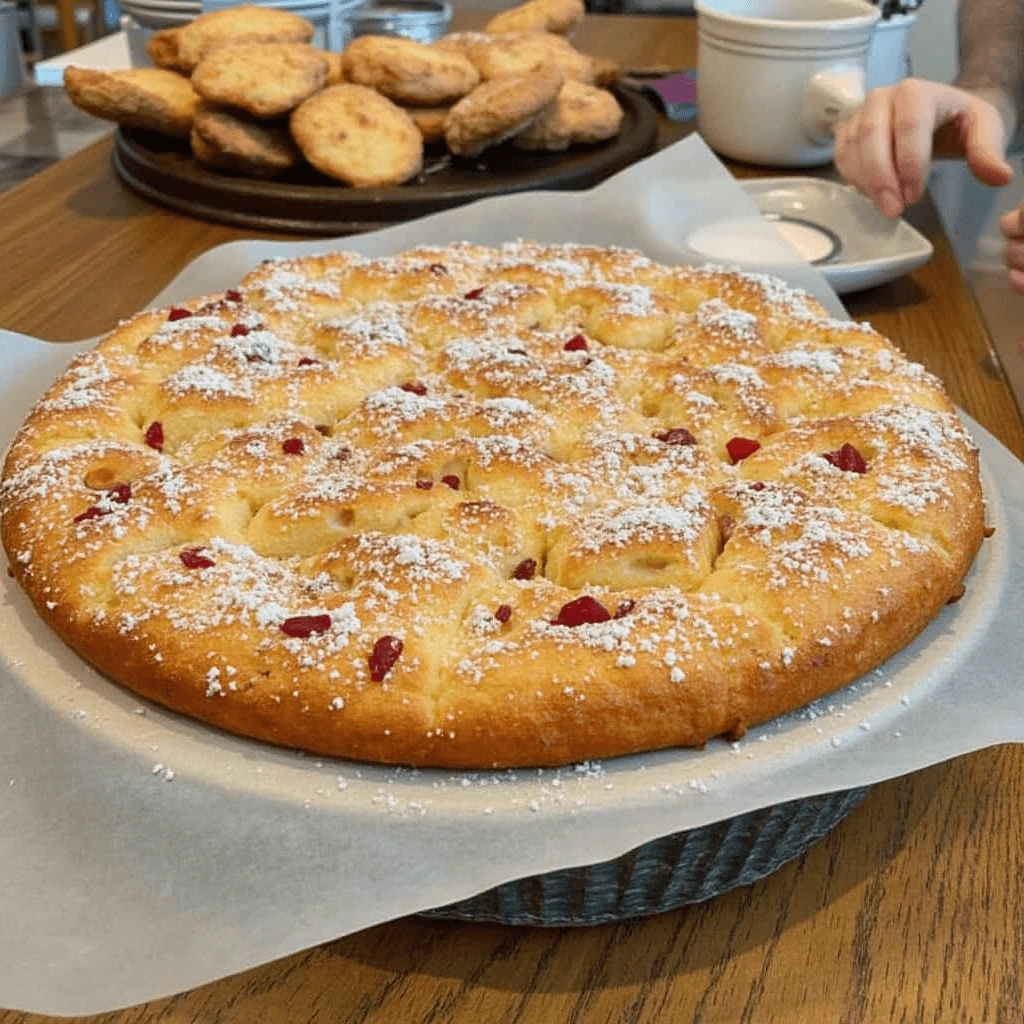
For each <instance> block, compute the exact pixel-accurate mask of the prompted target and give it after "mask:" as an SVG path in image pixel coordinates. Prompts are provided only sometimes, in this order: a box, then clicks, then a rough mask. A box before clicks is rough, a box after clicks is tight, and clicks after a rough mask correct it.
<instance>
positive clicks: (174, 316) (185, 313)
mask: <svg viewBox="0 0 1024 1024" xmlns="http://www.w3.org/2000/svg"><path fill="white" fill-rule="evenodd" d="M191 315H192V310H191V309H182V308H181V307H180V306H175V307H174V309H172V310H171V311H170V313H168V314H167V319H168V320H184V319H185V318H186V317H189V316H191Z"/></svg>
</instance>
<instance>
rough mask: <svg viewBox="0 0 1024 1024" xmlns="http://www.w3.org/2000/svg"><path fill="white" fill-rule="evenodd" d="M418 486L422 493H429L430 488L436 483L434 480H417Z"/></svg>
mask: <svg viewBox="0 0 1024 1024" xmlns="http://www.w3.org/2000/svg"><path fill="white" fill-rule="evenodd" d="M416 486H417V487H418V488H419V489H420V490H421V491H429V490H430V488H431V487H433V486H434V481H433V480H417V481H416Z"/></svg>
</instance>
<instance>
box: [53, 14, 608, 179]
mask: <svg viewBox="0 0 1024 1024" xmlns="http://www.w3.org/2000/svg"><path fill="white" fill-rule="evenodd" d="M583 12H584V7H583V0H528V2H527V3H525V4H523V5H521V6H519V7H516V8H513V9H511V10H508V11H503V12H501V13H500V14H498V15H496V16H495V17H494V18H493V19H492V20H491V21H490V22H489V23H488V24H487V26H486V28H485V30H484V31H483V32H458V33H454V34H451V35H447V36H445V37H443V38H442V39H440V40H438V41H437V42H436V43H433V44H430V45H428V44H425V43H420V42H416V41H414V40H411V39H405V38H399V37H391V36H361V37H359V38H357V39H355V40H354V41H353V42H352V43H350V44H349V46H348V47H347V48H346V49H345V50H344V52H343V53H331V52H328V51H325V50H320V49H317V48H315V47H314V46H312V45H311V44H310V41H311V40H312V38H313V34H314V27H313V25H312V24H311V23H310V22H308V21H307V20H306V19H304V18H301V17H299V16H298V15H295V14H292V13H290V12H288V11H282V10H276V9H273V8H266V7H257V6H251V5H245V6H240V7H232V8H227V9H224V10H219V11H212V12H209V13H207V14H203V15H200V16H199V17H198V18H196V19H195V20H194V21H192V22H190V23H189V24H188V25H185V26H182V27H180V28H172V29H163V30H161V31H159V32H157V33H155V34H154V35H153V37H152V38H151V39H150V41H149V44H148V50H149V54H150V57H151V58H152V60H153V62H154V64H156V65H157V66H156V67H155V68H133V69H131V70H128V71H115V72H104V71H94V70H88V69H84V68H75V67H69V68H67V70H66V71H65V75H64V84H65V88H66V89H67V92H68V95H69V96H70V98H71V100H72V102H73V103H74V104H75V105H76V106H78V107H80V108H82V109H83V110H86V111H88V112H89V113H91V114H94V115H96V116H98V117H104V118H108V119H109V120H113V121H117V122H118V123H120V124H123V125H128V126H132V127H138V128H145V129H149V130H151V131H155V132H158V133H160V134H163V135H169V136H172V137H176V138H187V139H189V141H190V145H191V148H192V153H193V155H194V156H195V158H196V160H198V161H199V162H200V163H202V164H205V165H207V166H209V167H214V168H218V169H221V170H226V171H232V172H235V173H240V174H248V175H254V176H260V177H274V176H277V175H280V174H283V173H285V172H286V171H289V170H290V169H292V168H294V167H297V166H299V165H300V164H301V163H302V162H303V161H308V162H309V163H310V164H312V165H313V166H314V167H315V168H316V169H317V170H318V171H320V172H321V173H322V174H325V175H327V176H328V177H330V178H334V179H335V180H337V181H341V182H344V183H345V184H347V185H352V186H356V187H379V186H387V185H398V184H401V183H403V182H406V181H409V180H410V179H411V178H414V177H415V176H416V175H417V174H419V172H420V171H421V170H422V167H423V152H424V146H425V145H431V144H441V143H443V144H444V145H446V146H447V147H448V149H449V150H450V151H451V152H452V153H454V154H455V155H457V156H459V157H469V158H472V157H476V156H478V155H479V154H480V153H482V152H483V151H484V150H486V149H488V148H489V147H492V146H496V145H499V144H500V143H503V142H506V141H508V140H512V142H513V145H515V146H516V147H518V148H520V149H525V150H549V151H558V150H563V149H566V148H568V147H569V146H571V145H574V144H580V143H597V142H603V141H605V140H607V139H610V138H612V137H614V136H615V135H617V134H618V132H619V128H620V126H621V123H622V109H621V108H620V106H619V104H618V101H617V100H616V99H615V97H614V95H612V93H611V92H609V91H608V89H607V88H606V87H607V86H610V85H612V84H613V83H614V82H615V80H616V78H617V75H618V69H617V67H616V66H615V65H613V64H611V63H610V62H606V61H600V60H596V59H594V58H592V57H590V56H588V55H586V54H584V53H581V52H579V51H578V50H576V49H575V48H574V47H573V46H572V44H571V43H570V42H569V41H568V40H567V39H566V34H567V33H569V32H570V31H572V29H573V28H575V27H576V25H578V24H579V22H580V21H581V20H582V18H583Z"/></svg>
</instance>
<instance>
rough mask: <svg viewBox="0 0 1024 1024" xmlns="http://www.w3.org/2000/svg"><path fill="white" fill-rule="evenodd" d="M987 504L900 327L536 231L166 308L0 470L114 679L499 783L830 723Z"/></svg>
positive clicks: (178, 705)
mask: <svg viewBox="0 0 1024 1024" xmlns="http://www.w3.org/2000/svg"><path fill="white" fill-rule="evenodd" d="M739 442H742V443H739ZM983 511H984V510H983V504H982V496H981V490H980V486H979V479H978V468H977V452H976V450H975V448H974V447H973V445H972V443H971V441H970V439H969V437H968V436H967V434H966V433H965V432H964V430H963V428H962V427H961V424H960V421H959V419H958V418H957V416H956V414H955V412H954V410H953V408H952V406H951V404H950V402H949V400H948V399H947V397H946V395H945V394H944V392H943V390H942V387H941V386H940V384H939V382H938V381H937V380H936V379H935V378H934V377H932V376H931V375H930V374H928V373H927V372H926V371H925V370H924V369H923V368H922V367H921V366H919V365H917V364H914V363H911V362H909V361H908V360H907V359H906V358H905V357H904V356H902V355H901V354H900V352H899V351H898V350H897V349H896V348H895V347H894V346H892V345H891V344H890V343H889V342H888V341H886V340H885V338H883V337H881V336H880V335H879V334H877V333H876V332H875V331H874V330H872V329H871V328H870V327H867V326H863V325H857V324H853V323H848V322H840V321H835V320H830V319H828V318H827V316H826V314H825V312H824V311H823V309H822V308H821V307H820V306H819V305H818V304H817V303H816V302H815V301H814V300H813V299H811V298H810V297H808V296H806V295H804V294H802V293H798V292H795V291H793V290H791V289H789V288H788V287H786V286H785V285H783V284H782V283H781V282H778V281H776V280H773V279H770V278H766V277H760V276H750V275H743V274H740V273H733V272H726V271H720V270H713V269H697V268H690V267H674V268H673V267H666V266H661V265H659V264H656V263H653V262H651V261H650V260H648V259H646V258H645V257H643V256H642V255H640V254H638V253H634V252H630V251H626V250H621V249H609V248H590V247H584V246H574V245H565V246H544V245H537V244H532V243H526V242H520V243H515V244H509V245H506V246H504V247H501V248H495V249H487V248H482V247H478V246H474V245H469V244H461V245H453V246H449V247H446V248H436V249H434V248H423V249H418V250H410V251H408V252H405V253H402V254H400V255H398V256H395V257H392V258H379V259H370V258H364V257H361V256H358V255H353V254H348V253H336V254H330V255H324V256H319V257H310V258H305V259H294V260H283V261H272V262H267V263H265V264H263V265H261V266H260V267H259V268H257V269H256V270H255V271H253V272H252V273H251V274H249V276H248V277H246V278H245V279H244V280H243V281H242V282H241V283H240V284H239V286H238V288H237V290H236V289H232V290H229V291H228V292H227V293H225V294H224V295H223V296H221V295H218V296H213V297H207V298H204V299H198V300H196V301H195V302H192V303H190V304H189V305H188V307H187V308H176V309H171V310H168V309H163V310H156V311H151V312H146V313H141V314H139V315H138V316H136V317H134V318H133V319H131V320H128V321H126V322H124V323H122V324H121V325H120V326H118V327H117V328H116V329H115V330H114V331H112V332H111V333H110V334H109V335H107V336H106V337H105V338H104V339H103V340H102V341H101V342H100V343H99V344H98V345H97V347H96V348H95V349H94V350H93V351H91V352H88V353H85V354H83V355H81V356H78V357H77V358H76V359H75V360H74V361H73V362H72V364H71V366H70V367H69V368H68V370H67V371H66V372H65V373H64V374H63V375H62V376H61V377H60V378H59V379H58V380H57V382H56V383H55V384H54V385H53V386H52V387H51V388H50V389H49V391H48V392H47V393H46V394H45V395H44V396H43V398H42V399H41V400H40V401H39V402H38V403H37V405H36V406H35V408H34V409H33V410H32V412H31V413H30V415H29V417H28V419H27V420H26V422H25V423H24V425H23V426H22V428H21V430H20V431H19V433H18V434H17V436H16V437H15V440H14V442H13V444H12V447H11V449H10V451H9V453H8V456H7V460H6V464H5V467H4V475H3V482H2V486H0V512H2V531H3V543H4V546H5V549H6V551H7V553H8V555H9V558H10V563H11V567H12V570H13V572H14V574H15V576H16V577H17V579H18V581H19V582H20V583H21V585H22V586H23V587H24V589H25V590H26V591H27V593H28V594H29V595H30V597H31V599H32V601H33V602H34V604H35V606H36V608H37V610H38V612H39V614H40V615H41V616H42V617H43V619H45V620H46V622H48V623H49V624H50V625H51V626H52V627H53V628H54V629H55V630H56V631H57V632H58V633H59V634H60V635H61V636H62V637H63V638H64V639H65V640H66V641H67V642H68V643H69V644H70V645H71V646H73V647H74V648H75V649H76V650H77V651H78V652H79V653H80V654H82V656H83V657H85V658H86V659H87V660H88V661H90V662H92V663H93V664H94V665H95V666H97V667H98V668H99V669H100V670H102V671H103V672H105V673H107V674H108V675H109V676H111V677H113V678H114V679H115V680H117V681H119V682H120V683H122V684H124V685H125V686H127V687H129V688H131V689H132V690H135V691H137V692H138V693H140V694H142V695H144V696H146V697H148V698H151V699H152V700H154V701H157V702H159V703H161V704H164V705H166V706H168V707H170V708H174V709H177V710H178V711H180V712H183V713H185V714H187V715H191V716H194V717H195V718H198V719H202V720H204V721H206V722H209V723H212V724H214V725H216V726H220V727H222V728H224V729H227V730H230V731H232V732H236V733H240V734H243V735H247V736H251V737H256V738H259V739H262V740H267V741H270V742H272V743H277V744H284V745H288V746H293V747H299V748H303V749H306V750H309V751H314V752H317V753H320V754H327V755H340V756H344V757H351V758H358V759H365V760H369V761H377V762H388V763H399V764H412V765H433V766H447V767H466V768H468V767H491V766H496V765H500V766H523V765H535V766H540V765H557V764H563V763H567V762H570V761H574V760H580V759H587V758H599V757H607V756H612V755H617V754H624V753H627V752H631V751H640V750H649V749H656V748H661V747H667V746H676V745H684V746H686V745H700V744H703V743H704V742H706V741H707V740H708V739H709V738H711V737H714V736H718V735H721V734H726V735H730V736H736V735H739V734H740V733H742V731H743V730H744V729H745V728H746V727H747V726H748V725H750V724H752V723H756V722H760V721H763V720H765V719H769V718H772V717H774V716H776V715H779V714H781V713H783V712H786V711H789V710H791V709H794V708H798V707H800V706H801V705H803V704H805V703H806V702H808V701H810V700H812V699H813V698H816V697H818V696H820V695H822V694H825V693H828V692H830V691H832V690H834V689H836V688H837V687H839V686H841V685H843V684H844V683H846V682H848V681H850V680H852V679H854V678H856V677H857V676H859V675H861V674H862V673H864V672H866V671H867V670H869V669H871V668H873V667H874V666H876V665H878V664H879V663H880V662H881V661H882V660H884V659H885V658H887V657H888V656H889V655H891V654H892V653H893V652H895V651H897V650H898V649H900V648H901V647H903V646H904V645H905V644H907V643H908V642H909V641H910V640H911V639H912V638H913V637H914V636H915V635H916V634H917V633H918V632H919V631H920V630H921V629H922V628H923V627H924V625H925V624H926V623H927V622H928V621H929V620H930V619H932V618H933V617H934V616H935V615H936V614H937V613H938V612H939V611H940V610H941V609H942V607H943V605H944V604H945V603H946V602H947V601H948V600H949V599H951V598H953V597H955V596H957V595H958V594H959V593H960V591H961V588H962V581H963V578H964V576H965V574H966V573H967V571H968V568H969V567H970V565H971V562H972V559H973V558H974V555H975V553H976V551H977V549H978V547H979V545H980V543H981V539H982V536H983V529H984V515H983Z"/></svg>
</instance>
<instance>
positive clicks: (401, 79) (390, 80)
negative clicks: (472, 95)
mask: <svg viewBox="0 0 1024 1024" xmlns="http://www.w3.org/2000/svg"><path fill="white" fill-rule="evenodd" d="M342 67H343V68H344V72H345V80H346V81H347V82H355V83H356V84H358V85H365V86H368V87H369V88H371V89H376V90H377V91H378V92H380V93H382V94H383V95H385V96H387V97H388V98H389V99H392V100H394V101H395V102H396V103H408V104H414V105H416V106H421V107H433V106H438V105H440V104H446V103H453V102H454V101H455V100H457V99H459V98H460V97H462V96H465V95H466V93H468V92H469V91H470V90H471V89H472V88H473V87H474V86H475V85H476V84H477V82H479V81H480V75H479V73H478V72H477V70H476V68H475V67H474V66H473V65H472V64H471V63H470V62H469V61H468V60H467V59H466V58H465V57H463V56H462V55H460V54H459V53H455V52H450V51H447V50H443V49H438V48H436V47H433V46H427V45H426V44H425V43H419V42H416V41H415V40H414V39H402V38H398V37H393V36H360V37H359V38H358V39H354V40H353V41H352V42H351V43H349V45H348V46H347V47H346V49H345V52H344V54H342Z"/></svg>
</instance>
